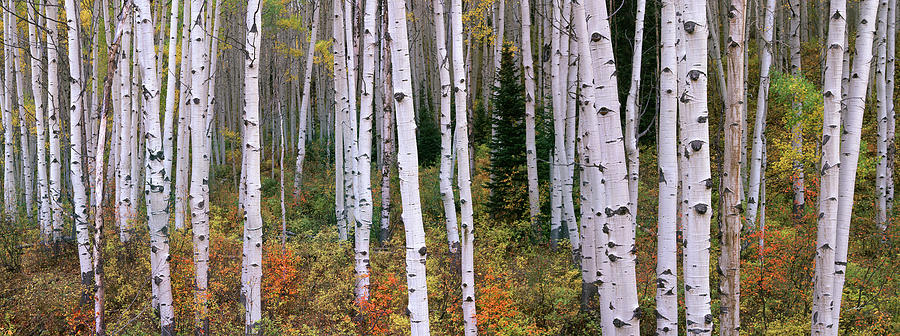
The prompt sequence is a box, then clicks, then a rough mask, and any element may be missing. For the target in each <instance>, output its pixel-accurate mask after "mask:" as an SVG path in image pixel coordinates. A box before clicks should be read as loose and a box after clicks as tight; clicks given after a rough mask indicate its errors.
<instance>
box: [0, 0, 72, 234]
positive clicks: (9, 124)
mask: <svg viewBox="0 0 900 336" xmlns="http://www.w3.org/2000/svg"><path fill="white" fill-rule="evenodd" d="M7 6H8V7H7V8H13V7H12V6H13V2H12V0H10V1H7ZM13 29H15V16H13V15H12V13H11V12H8V11H7V12H5V13H4V14H3V32H4V34H3V35H4V36H6V37H7V38H8V36H10V35H12V34H13V33H12V30H13ZM14 48H15V47H14V46H12V44H9V43H5V44H4V47H3V49H4V52H3V54H4V58H3V61H4V64H5V67H4V69H5V72H6V76H5V81H4V83H3V148H4V150H3V168H4V170H3V205H4V209H5V212H6V218H7V219H9V220H15V219H16V217H17V215H18V214H17V213H16V212H17V210H18V205H19V204H18V201H17V200H16V193H17V191H16V185H17V184H18V183H17V182H16V170H15V167H16V163H15V153H14V152H15V138H14V137H13V135H14V134H15V133H14V132H15V131H14V130H13V120H12V109H13V99H14V98H15V94H16V93H15V91H13V90H14V89H13V85H14V83H13V82H14V80H15V61H14V58H15V57H14V56H13V49H14ZM79 111H80V110H79Z"/></svg>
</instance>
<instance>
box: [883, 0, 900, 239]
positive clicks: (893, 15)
mask: <svg viewBox="0 0 900 336" xmlns="http://www.w3.org/2000/svg"><path fill="white" fill-rule="evenodd" d="M887 17H888V20H887V51H886V52H885V53H886V54H887V60H886V65H885V68H886V69H885V86H886V87H888V88H893V87H894V70H895V69H894V66H895V57H896V43H897V0H888V8H887ZM884 101H885V104H887V119H888V123H887V139H888V147H887V168H886V175H887V176H886V178H885V181H887V183H886V185H887V187H886V188H885V194H887V197H886V198H887V202H886V204H885V209H886V212H887V216H886V218H887V225H890V224H891V222H892V219H891V218H893V211H892V210H893V204H894V155H895V153H896V148H895V146H894V138H895V136H896V132H895V130H896V122H897V120H896V118H895V113H894V90H893V89H889V90H887V91H886V92H885V99H884Z"/></svg>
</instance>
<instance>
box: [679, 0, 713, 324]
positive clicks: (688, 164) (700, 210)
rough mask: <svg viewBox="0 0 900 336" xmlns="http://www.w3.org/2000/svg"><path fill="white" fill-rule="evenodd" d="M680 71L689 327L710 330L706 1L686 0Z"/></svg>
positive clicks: (680, 121)
mask: <svg viewBox="0 0 900 336" xmlns="http://www.w3.org/2000/svg"><path fill="white" fill-rule="evenodd" d="M683 10H684V12H683V15H682V19H683V22H684V24H683V38H684V39H683V40H684V41H685V43H684V50H685V57H686V58H685V60H684V66H685V69H684V77H683V78H679V88H678V91H679V95H678V96H679V97H683V98H681V100H682V104H683V105H682V106H683V107H685V110H684V113H679V124H680V126H681V129H682V134H683V136H682V143H681V146H680V149H679V151H681V152H683V153H685V158H684V164H685V166H684V171H683V173H682V176H683V178H684V180H683V181H682V188H683V191H682V193H683V197H684V199H685V208H684V212H683V213H682V216H683V218H684V237H685V238H684V239H685V247H684V250H683V253H684V257H683V261H684V265H683V267H684V279H685V280H684V282H685V283H684V286H685V295H684V296H685V298H684V301H685V311H686V315H685V318H686V320H687V332H688V333H693V334H695V335H709V334H711V333H712V328H713V325H712V322H713V318H712V314H711V310H710V289H709V249H710V243H709V239H710V237H709V233H710V219H711V217H712V216H711V215H712V208H711V197H712V195H711V187H712V179H711V175H710V158H709V123H708V121H709V110H708V107H707V98H706V97H707V92H706V90H707V82H708V77H707V25H706V22H707V17H706V2H705V1H684V7H683Z"/></svg>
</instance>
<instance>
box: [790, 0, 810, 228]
mask: <svg viewBox="0 0 900 336" xmlns="http://www.w3.org/2000/svg"><path fill="white" fill-rule="evenodd" d="M789 5H790V11H789V13H790V20H789V21H790V23H789V25H790V27H789V28H788V29H789V35H790V36H789V41H788V45H789V46H790V57H789V60H790V65H791V66H790V69H791V76H795V77H799V76H802V75H803V73H802V72H801V65H802V57H801V56H802V55H801V54H800V20H801V18H800V8H801V7H802V6H801V4H800V0H789ZM792 109H793V110H794V114H795V119H799V117H801V116H802V114H803V109H802V103H801V102H794V104H793V106H792ZM791 148H792V149H793V150H794V155H796V156H798V157H799V156H801V154H802V153H803V128H802V126H801V125H800V122H799V121H795V122H794V123H793V125H791ZM791 174H792V176H791V182H792V189H793V190H794V206H793V209H792V211H793V214H794V219H795V221H799V219H800V218H801V217H802V216H803V207H804V205H805V203H806V187H805V184H806V183H805V182H804V178H803V163H802V162H801V161H800V160H799V159H795V160H794V166H793V170H792V171H791Z"/></svg>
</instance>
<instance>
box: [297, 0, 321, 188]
mask: <svg viewBox="0 0 900 336" xmlns="http://www.w3.org/2000/svg"><path fill="white" fill-rule="evenodd" d="M312 6H313V7H314V9H313V14H312V28H310V30H309V43H308V44H307V47H306V66H305V69H306V70H305V72H304V74H303V97H302V98H301V99H302V100H301V101H300V125H299V127H298V129H297V167H296V169H295V171H294V197H299V196H300V190H301V186H302V185H303V159H304V158H306V119H307V115H308V114H309V104H310V99H311V97H310V96H309V95H310V92H311V91H310V85H311V84H312V72H313V57H314V56H315V53H316V41H317V40H316V36H318V35H317V32H318V28H319V8H321V6H322V5H321V4H320V3H319V2H317V1H316V2H313V4H312ZM316 89H317V90H319V89H320V88H316ZM323 128H324V127H323Z"/></svg>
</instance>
